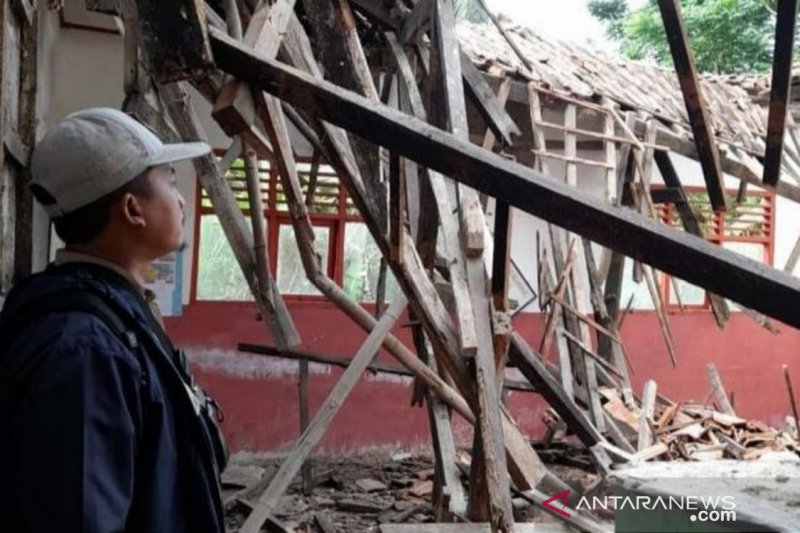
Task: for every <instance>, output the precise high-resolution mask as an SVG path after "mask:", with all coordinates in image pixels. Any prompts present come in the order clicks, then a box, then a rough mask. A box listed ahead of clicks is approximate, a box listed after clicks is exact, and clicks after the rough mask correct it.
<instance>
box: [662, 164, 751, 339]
mask: <svg viewBox="0 0 800 533" xmlns="http://www.w3.org/2000/svg"><path fill="white" fill-rule="evenodd" d="M654 157H655V161H656V165H658V170H659V172H660V173H661V177H662V179H663V180H664V183H665V184H666V185H667V187H671V188H672V189H668V190H675V191H678V199H677V201H674V202H673V203H674V204H675V209H676V210H677V211H678V216H679V217H680V219H681V224H683V229H685V230H686V231H687V232H688V233H691V234H692V235H695V236H697V237H700V238H701V239H704V238H705V235H704V234H703V230H702V228H701V227H700V221H699V220H698V218H697V213H695V212H694V209H692V206H691V205H689V200H688V199H687V198H686V193H685V191H684V190H683V184H682V183H681V180H680V177H679V176H678V173H677V171H676V170H675V167H674V165H673V164H672V160H671V159H670V157H669V154H668V153H667V152H662V151H660V150H657V151H656V152H655V154H654ZM742 183H744V182H742ZM708 297H709V299H710V300H711V310H712V311H713V312H714V318H715V319H716V321H717V325H718V326H719V327H720V328H723V327H725V324H727V322H728V320H729V319H730V316H731V312H730V309H729V308H728V302H726V301H725V298H720V297H719V296H717V295H716V294H714V293H712V292H710V293H708Z"/></svg>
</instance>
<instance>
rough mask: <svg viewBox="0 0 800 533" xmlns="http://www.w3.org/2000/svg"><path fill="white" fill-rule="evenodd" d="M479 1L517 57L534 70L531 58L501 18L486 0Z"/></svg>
mask: <svg viewBox="0 0 800 533" xmlns="http://www.w3.org/2000/svg"><path fill="white" fill-rule="evenodd" d="M478 3H479V4H480V6H481V7H482V8H483V11H484V12H485V13H486V14H487V15H488V16H489V19H491V21H492V23H493V24H494V25H495V27H496V28H497V30H498V31H499V32H500V35H502V36H503V39H505V41H506V42H507V43H508V45H509V46H510V47H511V49H512V50H513V51H514V53H515V54H516V56H517V58H519V60H520V61H522V64H523V65H525V68H527V69H528V71H529V72H533V65H532V64H531V62H530V60H529V59H528V58H527V57H526V56H525V54H523V53H522V50H520V48H519V46H517V43H516V42H514V39H512V38H511V36H510V35H509V34H508V32H506V30H505V28H503V25H502V24H501V22H500V19H498V18H497V16H495V14H494V13H493V12H492V11H491V10H490V9H489V8H488V7H487V6H486V2H484V0H478Z"/></svg>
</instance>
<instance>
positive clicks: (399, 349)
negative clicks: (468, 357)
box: [281, 24, 565, 490]
mask: <svg viewBox="0 0 800 533" xmlns="http://www.w3.org/2000/svg"><path fill="white" fill-rule="evenodd" d="M284 50H285V51H286V53H287V56H288V57H289V58H290V60H291V61H292V62H294V63H295V64H297V65H301V66H302V68H304V69H307V70H308V71H309V72H311V73H312V76H314V77H317V79H319V78H320V77H321V73H320V72H319V69H318V67H317V64H316V62H314V59H313V55H312V54H311V50H310V43H309V42H308V39H307V38H306V37H305V34H304V33H303V31H302V28H301V27H300V25H299V24H293V25H292V26H290V31H289V32H288V34H287V38H286V42H285V46H284ZM284 108H287V107H286V106H284ZM287 109H291V108H287ZM320 129H321V131H323V132H324V137H323V139H324V143H323V144H321V146H323V152H324V153H326V154H327V156H326V157H328V159H329V161H330V162H331V164H332V165H333V166H334V167H335V168H337V171H338V172H339V173H340V176H341V177H342V179H343V182H344V183H345V185H346V186H348V190H349V192H350V194H351V195H352V197H353V200H354V202H355V203H356V205H357V206H358V207H359V209H360V210H361V212H362V214H363V215H364V216H365V220H366V221H367V222H368V227H369V228H370V231H371V233H372V234H373V237H374V238H375V240H376V243H377V244H378V246H379V247H381V250H382V252H383V254H384V257H388V248H387V243H386V241H385V236H384V235H382V234H380V233H379V232H377V231H376V228H375V225H374V224H370V222H373V221H374V212H373V211H371V210H370V207H369V205H368V204H366V203H365V200H364V198H363V194H364V193H363V192H362V189H363V183H361V182H360V181H359V177H358V170H357V168H355V164H354V163H353V154H352V152H350V151H349V145H348V144H347V140H346V139H345V138H344V136H343V135H342V134H341V132H340V130H338V129H337V128H335V127H333V126H331V125H328V124H321V125H320ZM281 175H283V174H281ZM287 176H288V177H289V178H290V179H292V180H294V181H297V177H296V176H294V177H292V175H291V174H290V173H289V174H287ZM297 187H298V188H299V185H297ZM290 188H291V187H288V186H287V190H289V189H290ZM287 200H288V201H289V202H290V204H291V205H290V209H289V211H290V213H291V214H292V215H293V216H294V215H295V214H300V215H302V213H303V210H302V208H301V207H300V206H299V205H295V204H294V203H293V202H292V198H291V197H290V195H287ZM305 217H306V219H307V214H306V215H305ZM369 217H372V218H369ZM293 224H294V218H293ZM305 224H310V222H309V221H308V220H306V221H305ZM295 233H296V235H298V239H300V238H301V237H302V235H304V233H303V231H299V232H298V230H297V229H296V230H295ZM404 242H406V245H405V246H407V248H406V249H405V251H404V252H403V255H404V257H406V258H407V261H405V262H404V263H403V264H402V265H398V264H397V263H392V264H391V266H392V268H393V272H394V273H395V276H396V278H397V280H398V283H399V284H400V285H401V287H403V289H404V291H407V293H411V294H413V295H414V302H413V304H414V305H415V306H416V311H415V313H416V312H418V313H420V314H421V316H422V317H423V320H422V323H423V324H424V325H425V326H426V330H427V333H428V335H429V338H430V339H431V342H432V344H433V345H434V348H435V353H436V355H437V359H438V358H439V357H441V359H440V360H439V363H440V364H441V366H442V367H445V368H444V369H443V370H444V371H445V372H446V373H448V374H449V375H450V376H451V377H452V379H453V381H454V382H455V383H456V385H457V386H458V387H459V388H460V390H461V393H462V394H464V395H465V396H466V397H467V398H469V399H470V400H472V394H473V392H472V389H471V388H470V384H469V382H468V381H466V379H465V378H466V370H465V368H464V366H463V363H462V361H460V360H459V359H457V358H456V354H455V352H454V348H453V347H455V346H457V342H454V339H455V336H454V334H453V333H452V329H451V324H450V319H449V317H448V316H447V315H446V312H445V310H444V308H443V306H442V304H441V301H440V300H439V299H438V296H437V295H436V293H435V289H433V287H432V285H431V284H430V283H429V280H428V278H427V275H426V274H424V273H423V272H424V270H423V269H422V266H421V265H420V258H419V256H418V255H417V253H416V250H415V249H414V248H413V247H410V246H409V244H408V239H406V240H404ZM304 249H307V247H306V246H301V251H302V250H304ZM308 255H311V254H308ZM307 262H308V263H309V266H308V269H307V270H306V274H307V276H308V277H309V279H310V280H311V281H312V283H314V284H315V286H316V287H317V288H318V289H319V290H320V291H321V292H322V293H323V294H324V295H325V296H327V297H328V298H329V299H330V300H331V301H333V302H334V303H335V304H336V305H337V306H338V307H340V309H342V310H343V311H344V312H345V313H346V314H347V315H348V316H349V317H350V318H351V319H353V320H354V321H355V322H356V323H357V324H358V325H359V326H360V327H362V328H363V329H365V330H367V331H370V330H371V329H372V328H374V325H375V319H374V318H373V317H372V316H370V314H369V313H368V312H367V311H366V310H364V309H363V307H362V306H360V305H359V304H357V303H356V302H354V301H353V300H352V299H351V298H349V297H348V296H347V294H346V293H344V291H343V290H342V289H341V288H340V287H339V286H338V285H336V283H335V282H333V281H332V280H331V279H329V278H328V277H327V276H325V274H324V273H323V272H321V271H320V269H319V267H318V265H316V266H315V265H314V264H313V260H312V261H305V260H304V262H303V263H304V267H306V263H307ZM398 266H399V268H398ZM386 347H387V349H388V350H389V351H390V353H392V355H394V356H395V357H396V358H397V359H398V360H399V361H400V362H401V363H403V365H404V366H406V367H407V368H408V369H409V370H411V371H412V372H414V373H415V375H416V376H417V377H418V378H420V379H421V380H422V381H424V382H425V383H426V384H427V385H428V386H429V387H431V388H432V390H434V391H435V392H436V394H437V395H439V396H440V397H441V398H442V399H443V400H444V401H445V403H447V404H448V405H449V406H450V407H451V408H452V409H453V410H455V411H456V412H458V413H460V414H461V415H462V416H463V417H464V418H465V419H466V420H467V421H468V422H470V423H473V424H474V423H475V421H476V418H475V414H474V413H473V411H472V410H471V408H470V406H469V405H468V403H467V401H466V400H465V399H464V396H462V395H461V394H459V393H458V392H456V391H454V390H453V389H452V388H451V387H450V386H449V385H448V384H447V383H445V382H444V381H443V380H442V379H441V378H440V377H439V376H438V375H437V374H435V373H433V372H432V371H431V370H430V368H429V367H428V366H427V365H425V364H424V363H422V362H421V361H420V360H419V359H418V358H417V357H416V356H415V355H414V354H413V353H412V352H410V351H409V350H408V349H407V348H405V346H404V345H403V344H402V343H401V342H400V341H398V340H397V339H396V338H395V337H393V336H389V337H388V338H387V340H386ZM501 422H502V428H503V433H504V436H505V446H506V451H507V453H508V458H509V470H510V472H511V474H512V477H513V479H514V482H515V483H516V484H517V485H518V486H527V487H533V486H537V485H538V484H542V486H547V487H550V488H557V489H559V490H563V489H564V488H565V486H564V484H563V483H562V482H560V481H559V480H558V479H557V478H555V477H554V476H552V475H551V474H549V473H548V471H547V469H546V468H545V467H544V465H542V463H541V461H540V460H539V458H538V456H537V455H536V453H535V452H534V451H533V450H532V449H531V447H530V446H529V445H528V443H527V441H526V440H525V438H524V437H523V436H522V434H521V433H520V432H519V430H518V429H517V428H516V426H514V425H513V423H512V422H511V421H510V419H509V418H508V416H507V415H504V416H503V418H502V420H501Z"/></svg>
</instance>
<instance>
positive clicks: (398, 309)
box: [240, 295, 407, 533]
mask: <svg viewBox="0 0 800 533" xmlns="http://www.w3.org/2000/svg"><path fill="white" fill-rule="evenodd" d="M406 305H407V302H406V299H405V296H402V295H400V296H399V297H398V299H397V300H396V301H395V302H394V303H393V304H392V305H391V306H390V307H389V309H387V310H386V312H385V313H384V314H383V317H381V320H380V321H379V322H378V325H377V326H376V327H375V329H374V330H372V332H371V333H370V334H369V336H368V337H367V340H366V341H364V344H362V345H361V348H359V349H358V352H357V353H356V355H355V356H353V360H352V361H351V362H350V365H349V366H348V367H347V370H345V371H344V374H342V377H341V378H340V379H339V382H338V383H336V386H334V388H333V390H332V391H331V393H330V394H329V395H328V398H327V399H326V400H325V403H323V404H322V406H320V408H319V410H318V411H317V414H316V415H315V416H314V420H312V421H311V424H309V426H308V428H306V430H305V431H304V432H303V434H302V435H301V436H300V440H299V441H298V442H297V445H296V446H295V449H294V450H293V451H292V453H291V454H290V455H289V456H288V457H287V458H286V459H284V461H283V463H281V467H280V468H279V469H278V472H277V473H276V474H275V477H273V478H272V481H271V482H270V484H269V486H268V487H267V490H266V491H264V493H263V494H262V495H261V496H260V497H259V498H258V501H257V502H256V504H255V506H254V507H253V512H252V513H250V516H248V517H247V520H246V521H245V523H244V524H243V525H242V528H241V530H240V531H242V533H257V532H258V531H259V530H260V529H261V526H262V525H263V524H264V522H265V521H266V519H267V517H269V515H270V514H272V512H273V511H274V510H275V507H276V506H277V504H278V501H279V500H280V497H281V496H282V495H283V493H284V492H286V489H287V488H289V485H290V484H291V482H292V480H293V479H294V476H295V475H296V474H297V472H298V471H299V470H300V468H301V467H302V466H303V464H304V463H305V462H306V459H307V458H308V456H309V454H311V450H312V449H313V448H314V446H316V445H317V444H318V443H319V441H321V440H322V437H324V436H325V432H326V431H327V429H328V427H329V426H330V424H331V422H332V421H333V417H334V416H336V413H338V412H339V409H340V408H341V406H342V405H343V404H344V401H345V400H346V399H347V397H348V396H349V395H350V393H351V392H352V390H353V388H355V386H356V385H357V384H358V381H359V379H361V375H362V374H363V373H364V371H365V370H366V369H367V367H368V366H369V364H370V363H371V362H372V360H373V359H374V358H375V356H376V355H377V354H378V350H379V349H380V347H381V345H382V344H383V341H384V339H386V337H387V336H389V334H390V333H391V331H392V327H393V326H394V323H395V322H397V319H398V318H399V317H400V315H401V314H402V313H403V311H404V310H405V308H406Z"/></svg>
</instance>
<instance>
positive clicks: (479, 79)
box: [461, 50, 522, 146]
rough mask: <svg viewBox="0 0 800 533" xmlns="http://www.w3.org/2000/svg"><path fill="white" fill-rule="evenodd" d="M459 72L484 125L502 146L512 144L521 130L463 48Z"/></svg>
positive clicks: (520, 133)
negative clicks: (484, 122)
mask: <svg viewBox="0 0 800 533" xmlns="http://www.w3.org/2000/svg"><path fill="white" fill-rule="evenodd" d="M461 72H462V74H463V76H464V87H465V88H466V89H467V96H469V98H470V100H471V101H472V103H473V104H474V105H475V109H477V110H478V113H480V115H481V116H482V117H483V119H484V120H485V121H486V125H487V126H488V127H489V128H490V129H491V130H492V132H493V133H494V134H495V135H496V136H497V138H498V139H501V140H502V143H503V145H504V146H510V145H512V144H513V143H514V139H513V137H514V136H517V135H522V131H521V130H520V129H519V126H517V125H516V124H515V123H514V119H512V118H511V115H509V114H508V112H507V111H506V110H505V105H503V104H501V103H500V100H499V98H498V97H497V95H495V93H494V91H493V90H492V88H491V87H490V86H489V83H488V82H487V81H486V78H484V76H483V73H481V71H479V70H478V68H477V67H476V66H475V65H474V64H473V63H472V60H471V59H470V58H469V56H468V55H467V54H466V53H465V52H464V51H463V50H461Z"/></svg>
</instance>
